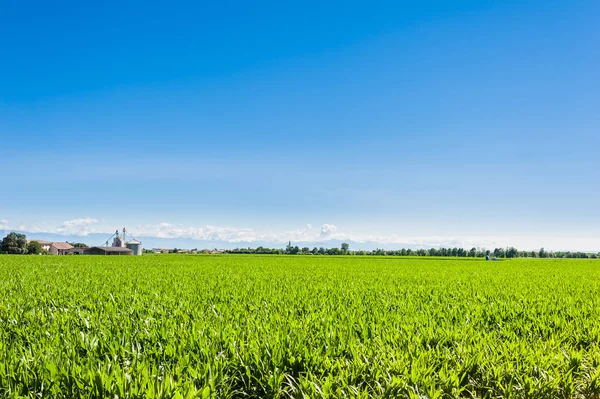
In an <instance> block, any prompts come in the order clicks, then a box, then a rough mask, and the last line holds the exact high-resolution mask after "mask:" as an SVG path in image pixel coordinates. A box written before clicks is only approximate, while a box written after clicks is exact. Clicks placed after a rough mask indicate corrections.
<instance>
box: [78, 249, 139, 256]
mask: <svg viewBox="0 0 600 399" xmlns="http://www.w3.org/2000/svg"><path fill="white" fill-rule="evenodd" d="M85 254H86V255H88V254H89V255H133V250H132V249H129V248H124V247H91V248H87V251H86V252H85Z"/></svg>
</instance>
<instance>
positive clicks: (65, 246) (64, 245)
mask: <svg viewBox="0 0 600 399" xmlns="http://www.w3.org/2000/svg"><path fill="white" fill-rule="evenodd" d="M31 241H37V242H39V243H40V245H41V246H42V249H44V250H46V251H48V252H49V253H51V254H52V255H65V254H66V253H67V252H68V250H70V249H72V248H73V246H72V245H71V244H69V243H68V242H51V241H43V240H30V242H31Z"/></svg>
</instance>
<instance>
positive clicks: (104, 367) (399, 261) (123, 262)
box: [0, 255, 600, 398]
mask: <svg viewBox="0 0 600 399" xmlns="http://www.w3.org/2000/svg"><path fill="white" fill-rule="evenodd" d="M598 320H600V268H599V267H598V263H597V261H594V260H585V259H581V260H578V259H529V260H527V259H513V260H510V261H505V262H494V263H492V262H485V261H480V260H472V259H450V258H435V259H434V258H424V259H419V258H391V257H324V256H323V257H316V256H294V257H291V256H237V255H223V256H202V255H198V256H176V255H165V256H160V257H153V256H147V257H106V256H105V257H94V256H73V257H68V256H54V257H51V256H44V257H23V256H21V257H19V256H10V255H3V256H0V397H3V398H4V397H5V398H33V397H41V398H47V397H48V398H49V397H52V398H74V397H85V398H106V397H110V398H401V397H407V398H598V397H600V396H599V395H600V346H599V344H600V323H598Z"/></svg>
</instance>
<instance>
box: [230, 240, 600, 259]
mask: <svg viewBox="0 0 600 399" xmlns="http://www.w3.org/2000/svg"><path fill="white" fill-rule="evenodd" d="M225 252H226V253H231V254H257V255H258V254H274V255H356V256H454V257H464V258H484V257H486V256H490V257H494V258H582V259H587V258H589V259H598V258H599V257H600V256H599V255H600V254H597V253H586V252H552V251H546V250H545V249H544V248H541V249H540V250H539V251H519V250H518V249H516V248H514V247H509V248H495V249H494V250H488V249H481V248H471V249H468V250H467V249H464V248H430V249H410V248H402V249H396V250H386V249H375V250H373V251H366V250H357V251H353V250H350V247H349V245H348V244H346V243H343V244H342V245H341V247H340V248H335V247H334V248H324V247H320V248H317V247H314V248H313V249H310V248H309V247H303V248H300V247H298V246H292V245H291V244H288V246H287V247H286V248H285V249H281V248H265V247H257V248H236V249H229V250H226V251H225Z"/></svg>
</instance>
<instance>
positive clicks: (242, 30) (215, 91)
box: [0, 0, 600, 250]
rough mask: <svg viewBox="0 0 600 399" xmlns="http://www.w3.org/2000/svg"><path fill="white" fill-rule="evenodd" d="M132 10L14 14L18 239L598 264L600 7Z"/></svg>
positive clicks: (4, 217) (11, 138)
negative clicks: (481, 240) (399, 243)
mask: <svg viewBox="0 0 600 399" xmlns="http://www.w3.org/2000/svg"><path fill="white" fill-rule="evenodd" d="M122 3H123V2H111V1H106V2H102V3H101V4H100V3H99V4H98V5H96V6H91V5H90V4H89V3H87V4H86V3H85V2H75V1H72V2H70V1H69V2H63V1H57V2H28V3H24V2H3V3H2V4H1V5H0V49H1V51H2V53H1V62H0V167H1V168H2V170H3V173H2V180H3V182H2V184H1V187H0V221H1V222H0V224H1V225H3V226H4V227H5V228H16V227H17V226H20V227H23V229H24V230H32V231H51V232H55V231H64V232H72V231H71V230H69V228H70V227H69V226H72V225H77V226H79V225H81V224H83V225H86V226H88V227H86V228H90V229H91V231H105V230H106V231H112V230H113V227H114V228H117V227H122V226H123V225H125V226H134V227H135V228H136V229H138V230H140V232H144V233H148V234H150V233H151V232H152V231H154V230H152V229H153V228H155V227H156V226H157V225H159V224H160V223H168V224H169V226H171V227H168V226H167V227H165V225H163V227H162V229H163V230H161V231H162V233H161V234H165V232H164V230H165V229H169V228H172V229H181V230H182V232H181V231H180V232H179V233H177V232H176V233H173V234H174V236H177V235H182V236H186V235H190V236H194V233H190V232H194V231H196V232H197V230H194V229H200V230H199V231H201V233H198V234H200V235H202V234H205V235H206V234H207V233H206V228H205V226H207V225H210V226H215V228H216V229H217V230H218V231H220V230H219V229H221V228H228V229H229V230H227V231H230V232H233V233H232V234H234V235H235V232H236V231H237V229H244V230H243V231H246V232H247V231H248V230H250V231H251V234H256V235H258V236H261V237H262V236H263V235H266V234H270V233H272V234H274V237H275V236H276V238H277V239H280V240H284V239H285V237H287V236H288V235H289V236H292V237H293V238H297V237H299V236H294V235H293V234H290V233H288V232H289V231H294V230H302V229H304V230H306V228H305V226H306V225H307V224H311V225H312V228H311V229H308V230H309V231H310V232H309V233H307V234H308V235H309V236H310V237H312V235H314V236H319V235H322V233H321V230H323V228H322V227H321V226H322V225H334V226H336V227H335V234H337V237H339V238H345V237H349V238H352V237H354V238H357V239H358V238H362V239H366V237H371V238H373V237H375V238H373V240H375V241H377V240H382V239H385V238H386V237H389V236H391V235H397V236H402V237H434V236H436V237H458V236H461V237H463V236H464V237H466V236H468V237H478V236H486V237H495V236H498V237H500V236H501V237H505V238H506V237H509V238H510V237H515V238H514V239H513V241H511V244H512V245H515V246H521V247H524V246H528V245H529V243H523V244H521V243H520V242H519V240H520V239H518V238H516V237H521V236H531V237H538V238H539V237H546V236H548V237H550V236H552V237H554V239H556V237H567V238H568V237H570V240H571V241H569V242H570V243H569V244H565V245H564V246H567V247H570V248H573V247H576V246H577V242H578V241H577V239H578V238H577V237H587V238H588V239H598V244H597V245H596V247H595V248H588V247H589V246H590V245H589V241H588V242H587V243H586V244H585V247H586V248H581V249H592V250H600V212H598V210H599V205H598V204H600V186H599V184H598V175H599V172H600V156H599V153H598V150H599V148H600V132H599V127H600V124H599V122H600V113H599V112H598V106H599V104H600V79H599V78H600V76H599V73H600V68H599V65H600V55H599V54H600V40H598V39H599V37H600V26H599V25H598V15H600V3H599V2H598V1H585V0H584V1H547V0H545V1H511V0H508V1H460V0H459V1H423V2H417V1H413V2H402V1H389V2H387V1H382V2H375V3H373V2H369V3H368V2H353V1H331V2H325V3H326V4H323V3H324V2H312V1H304V2H295V3H291V2H281V1H276V2H275V1H274V2H266V1H263V2H260V1H259V2H237V1H223V2H216V3H212V4H211V5H208V4H204V3H206V2H190V3H189V4H183V3H178V2H164V3H163V2H155V1H144V2H135V1H132V2H126V3H127V4H122ZM84 218H88V219H87V220H92V219H95V220H97V221H96V222H92V221H89V222H85V221H84V222H81V221H79V222H78V221H77V220H79V219H84ZM72 220H75V221H74V222H72V225H70V224H69V223H67V224H65V222H66V221H72ZM61 226H62V227H61ZM65 226H66V227H65ZM90 226H92V227H90ZM153 226H154V227H153ZM61 229H62V230H61ZM327 229H328V228H327V227H325V230H326V231H328V230H327ZM81 231H82V232H87V230H81ZM198 234H196V235H198ZM298 234H304V233H298ZM322 236H323V237H325V235H322ZM574 237H575V238H574ZM218 238H222V237H221V236H218ZM538 238H536V239H535V240H537V241H535V240H534V239H532V240H533V241H531V245H537V244H538V243H540V245H541V244H546V242H545V241H544V240H543V238H539V239H538ZM540 240H541V241H540ZM556 242H557V241H556V240H555V241H552V240H550V239H549V240H548V243H549V244H550V245H554V246H556V244H552V243H556ZM565 242H567V241H565ZM520 244H521V245H520ZM546 245H548V244H546ZM582 245H583V244H582Z"/></svg>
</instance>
